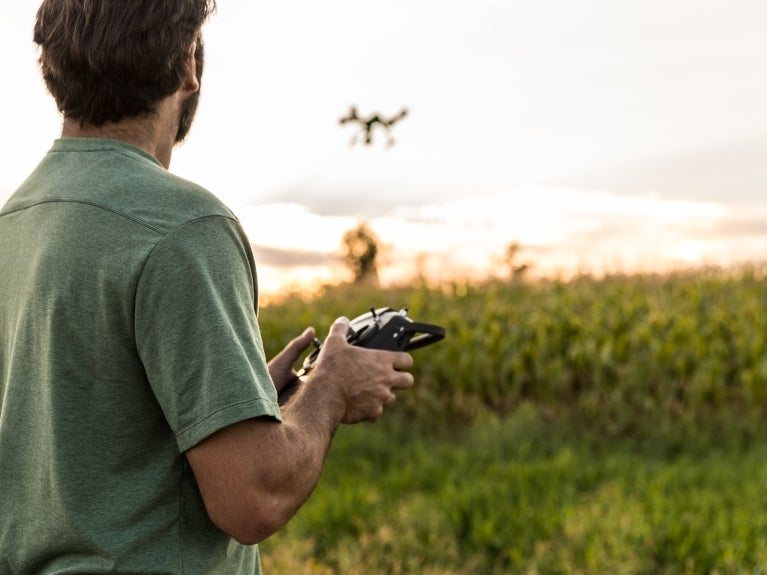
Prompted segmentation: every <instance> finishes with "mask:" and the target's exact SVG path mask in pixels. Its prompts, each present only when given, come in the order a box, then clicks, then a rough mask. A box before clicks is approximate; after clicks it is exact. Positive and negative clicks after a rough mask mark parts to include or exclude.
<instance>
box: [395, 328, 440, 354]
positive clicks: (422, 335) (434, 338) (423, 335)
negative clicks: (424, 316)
mask: <svg viewBox="0 0 767 575" xmlns="http://www.w3.org/2000/svg"><path fill="white" fill-rule="evenodd" d="M405 333H413V334H417V335H416V336H414V337H412V338H410V341H409V342H408V344H407V346H405V351H410V350H411V349H418V348H419V347H424V346H426V345H430V344H432V343H436V342H438V341H440V340H441V339H444V337H445V328H444V327H442V326H439V325H434V324H431V323H418V322H415V321H411V322H410V323H408V324H407V326H406V327H405Z"/></svg>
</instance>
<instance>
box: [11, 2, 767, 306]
mask: <svg viewBox="0 0 767 575" xmlns="http://www.w3.org/2000/svg"><path fill="white" fill-rule="evenodd" d="M36 8H37V3H36V2H31V3H27V2H14V3H9V5H8V6H6V7H5V9H4V16H3V19H2V21H0V53H1V54H3V56H2V58H3V72H4V78H5V79H4V82H3V89H2V90H0V158H1V159H2V160H0V161H1V162H2V164H1V166H0V167H1V168H2V169H0V202H3V201H4V200H5V198H7V197H8V196H9V195H10V194H11V193H12V191H13V190H14V189H15V187H16V186H17V185H18V184H19V183H21V181H23V179H24V178H25V177H26V175H27V174H28V173H29V171H31V170H32V169H33V168H34V166H35V165H36V163H37V162H38V161H39V159H40V157H41V156H42V155H43V154H44V153H45V151H46V150H47V149H48V148H49V147H50V144H51V142H52V140H53V139H54V138H56V137H57V136H58V133H59V130H60V123H61V121H60V118H59V116H58V113H57V111H56V108H55V105H54V103H53V101H52V99H51V98H50V96H48V94H47V93H46V91H45V88H44V85H43V83H42V81H41V80H40V78H39V71H38V69H37V65H36V58H37V54H36V51H35V46H34V45H33V43H32V41H31V36H32V33H31V29H32V26H33V23H34V15H35V11H36ZM766 32H767V3H765V2H764V1H763V0H642V1H639V0H389V1H387V2H374V1H369V0H354V1H352V0H326V1H325V2H316V1H311V0H281V1H280V2H228V1H226V0H219V2H218V11H217V12H216V14H214V16H213V17H212V19H211V20H210V22H209V23H208V24H207V25H206V27H205V29H204V36H205V41H206V53H207V62H206V70H205V77H204V79H203V86H202V97H201V102H200V109H199V112H198V116H197V120H196V123H195V125H194V127H193V128H192V132H191V133H190V135H189V137H188V139H187V141H186V142H185V143H184V144H183V145H182V146H180V147H179V148H178V149H177V150H176V151H175V152H174V156H173V160H172V163H171V171H173V172H175V173H177V174H179V175H181V176H183V177H186V178H189V179H192V180H194V181H197V182H198V183H200V184H202V185H204V186H206V187H207V188H208V189H210V190H211V191H212V192H213V193H215V194H216V195H218V196H219V197H220V198H221V199H222V200H224V201H225V202H226V203H227V204H228V205H229V206H230V207H231V208H232V209H233V210H234V211H235V212H236V213H237V215H238V217H240V219H241V220H242V222H243V225H244V227H245V229H246V231H247V233H248V235H249V237H250V240H251V242H252V243H253V245H254V251H255V255H256V261H257V263H258V265H259V276H260V282H261V285H262V289H263V290H264V291H265V292H267V293H268V292H270V291H273V292H278V291H280V290H282V289H285V288H286V287H289V286H296V287H299V286H310V285H314V284H316V283H317V282H322V281H329V280H332V279H337V278H338V277H340V276H339V274H343V273H344V270H345V268H344V266H343V264H342V263H341V262H340V261H339V260H338V251H339V248H340V244H341V237H342V235H343V233H344V231H346V230H348V229H350V228H352V227H354V226H355V225H356V224H357V223H359V222H362V221H366V222H368V223H369V225H370V226H371V227H372V229H373V230H374V231H375V233H376V234H377V235H378V237H379V240H380V243H381V244H382V246H383V247H384V255H383V259H382V261H381V270H380V271H381V277H382V280H384V281H396V280H399V279H402V278H407V277H414V276H417V275H426V276H428V277H432V278H434V279H450V278H454V277H469V276H472V275H476V274H487V273H500V272H502V271H503V270H504V269H505V268H504V266H503V265H502V263H501V261H502V256H503V253H504V252H505V249H506V247H507V246H508V245H509V244H510V243H511V242H518V243H519V244H520V246H521V247H522V249H521V251H520V253H519V258H520V261H524V262H525V263H530V264H531V271H533V272H537V273H539V274H542V275H543V274H546V273H559V274H566V273H571V272H573V271H596V272H601V271H633V270H636V269H643V270H650V269H660V268H663V269H665V268H667V267H668V266H681V265H687V264H694V265H701V264H730V263H736V262H739V261H746V260H758V261H761V260H764V259H765V258H767V194H766V193H765V192H767V33H766ZM352 105H354V106H356V107H357V108H358V110H359V112H360V114H361V115H363V116H365V115H368V114H372V113H380V114H381V115H383V116H384V117H388V116H393V115H395V114H396V113H398V112H399V111H400V110H401V109H402V108H404V107H406V108H407V109H408V115H407V117H405V118H404V119H403V120H402V121H401V122H399V123H398V124H397V125H395V126H394V127H393V128H392V131H391V136H392V137H393V138H394V140H395V142H394V145H393V146H391V147H387V145H386V138H385V137H383V136H384V134H383V133H377V134H374V141H373V144H372V145H370V146H364V145H362V144H360V143H359V142H358V143H357V144H356V145H355V144H353V143H352V141H353V139H354V138H355V136H356V135H357V134H358V133H357V131H355V127H354V126H352V125H348V124H347V125H340V124H339V122H338V120H339V118H340V117H342V116H344V115H345V114H347V112H348V110H349V107H350V106H352Z"/></svg>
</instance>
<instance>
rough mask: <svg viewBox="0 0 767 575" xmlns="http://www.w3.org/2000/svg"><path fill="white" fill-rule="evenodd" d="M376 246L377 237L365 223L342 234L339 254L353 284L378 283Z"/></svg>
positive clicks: (377, 249) (377, 243) (377, 250)
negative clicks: (350, 273)
mask: <svg viewBox="0 0 767 575" xmlns="http://www.w3.org/2000/svg"><path fill="white" fill-rule="evenodd" d="M378 246H379V241H378V237H377V236H376V235H375V233H373V230H372V229H370V226H368V224H367V223H365V222H362V223H360V224H359V225H357V226H356V227H354V228H352V229H351V230H348V231H347V232H345V233H344V236H343V240H342V247H341V253H342V256H343V259H344V263H345V264H346V265H347V266H349V269H350V270H351V272H352V276H353V281H354V283H363V282H372V283H378V266H377V257H378V252H379V248H378Z"/></svg>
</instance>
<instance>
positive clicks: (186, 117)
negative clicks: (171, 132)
mask: <svg viewBox="0 0 767 575" xmlns="http://www.w3.org/2000/svg"><path fill="white" fill-rule="evenodd" d="M199 102H200V92H199V90H198V91H197V92H195V93H194V94H192V95H190V96H189V97H188V98H187V99H186V100H185V101H184V103H183V105H182V106H181V112H180V113H179V117H178V130H177V131H176V144H180V143H181V142H183V141H184V139H185V138H186V137H187V135H188V134H189V130H191V129H192V124H193V123H194V117H195V115H196V114H197V105H198V104H199Z"/></svg>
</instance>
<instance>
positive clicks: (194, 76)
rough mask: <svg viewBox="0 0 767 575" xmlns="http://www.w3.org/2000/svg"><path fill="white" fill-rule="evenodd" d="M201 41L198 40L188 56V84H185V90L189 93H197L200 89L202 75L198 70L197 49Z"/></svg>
mask: <svg viewBox="0 0 767 575" xmlns="http://www.w3.org/2000/svg"><path fill="white" fill-rule="evenodd" d="M201 41H202V40H201V39H199V38H198V39H197V40H195V41H194V43H193V44H192V46H191V48H190V50H189V55H188V56H187V60H186V62H187V66H186V68H187V76H186V83H185V84H184V88H185V89H186V90H188V91H189V92H197V91H198V90H199V89H200V74H199V71H198V70H197V58H196V55H197V48H198V45H197V43H198V42H201Z"/></svg>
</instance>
